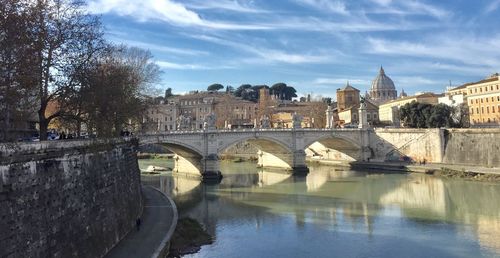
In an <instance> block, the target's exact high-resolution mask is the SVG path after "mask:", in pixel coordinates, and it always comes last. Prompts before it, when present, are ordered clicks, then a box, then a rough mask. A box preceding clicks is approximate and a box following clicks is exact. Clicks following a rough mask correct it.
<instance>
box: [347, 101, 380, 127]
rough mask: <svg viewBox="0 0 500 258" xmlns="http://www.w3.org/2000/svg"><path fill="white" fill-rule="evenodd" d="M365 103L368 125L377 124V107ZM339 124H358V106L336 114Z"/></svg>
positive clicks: (367, 102) (368, 102)
mask: <svg viewBox="0 0 500 258" xmlns="http://www.w3.org/2000/svg"><path fill="white" fill-rule="evenodd" d="M365 103H366V118H367V121H368V123H369V124H372V125H373V124H377V123H378V121H379V117H378V107H377V106H376V105H375V104H373V103H371V102H370V101H368V100H365ZM338 115H339V120H340V123H341V124H358V123H359V105H358V106H351V107H350V108H347V109H344V110H342V111H339V112H338Z"/></svg>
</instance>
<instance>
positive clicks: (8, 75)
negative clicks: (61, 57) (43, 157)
mask: <svg viewBox="0 0 500 258" xmlns="http://www.w3.org/2000/svg"><path fill="white" fill-rule="evenodd" d="M27 6H28V5H27V3H25V2H22V1H18V0H0V123H1V125H0V141H6V140H10V139H11V138H12V137H14V135H10V133H9V132H10V131H12V130H13V129H15V128H16V127H20V128H25V127H26V126H27V125H26V121H27V118H28V117H29V115H30V114H31V113H32V111H33V108H34V105H33V104H32V103H33V102H34V101H33V100H34V94H33V93H34V87H33V85H34V76H33V73H32V71H33V70H34V69H36V62H35V61H36V59H35V58H34V56H33V55H31V53H32V51H33V44H31V42H30V39H31V38H30V36H31V34H30V28H29V26H28V23H27V20H28V19H29V18H30V17H29V15H28V13H27V12H26V11H25V10H26V9H27Z"/></svg>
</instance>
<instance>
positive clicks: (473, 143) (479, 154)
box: [443, 129, 500, 167]
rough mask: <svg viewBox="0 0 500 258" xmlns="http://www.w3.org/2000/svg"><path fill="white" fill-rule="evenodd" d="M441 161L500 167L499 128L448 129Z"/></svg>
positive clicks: (445, 134)
mask: <svg viewBox="0 0 500 258" xmlns="http://www.w3.org/2000/svg"><path fill="white" fill-rule="evenodd" d="M443 163H448V164H463V165H480V166H483V167H500V129H450V130H447V131H445V133H444V155H443Z"/></svg>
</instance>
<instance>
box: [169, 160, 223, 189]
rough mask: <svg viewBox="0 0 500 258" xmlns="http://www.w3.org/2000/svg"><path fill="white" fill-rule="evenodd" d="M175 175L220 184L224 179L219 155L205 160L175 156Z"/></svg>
mask: <svg viewBox="0 0 500 258" xmlns="http://www.w3.org/2000/svg"><path fill="white" fill-rule="evenodd" d="M172 172H173V173H174V174H177V175H180V176H186V177H190V178H199V179H201V181H204V182H205V181H206V182H218V181H220V180H221V179H222V174H221V172H220V170H219V160H218V158H217V155H215V157H214V155H209V156H207V157H205V158H201V159H200V158H197V157H182V156H180V155H175V156H174V169H173V171H172Z"/></svg>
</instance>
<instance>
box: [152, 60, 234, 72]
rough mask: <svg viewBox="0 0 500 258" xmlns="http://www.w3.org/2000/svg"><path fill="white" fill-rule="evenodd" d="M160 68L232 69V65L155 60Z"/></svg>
mask: <svg viewBox="0 0 500 258" xmlns="http://www.w3.org/2000/svg"><path fill="white" fill-rule="evenodd" d="M155 63H156V64H157V65H158V66H160V68H162V69H174V70H223V69H233V68H234V67H232V66H217V65H199V64H180V63H173V62H168V61H163V60H160V61H156V62H155Z"/></svg>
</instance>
